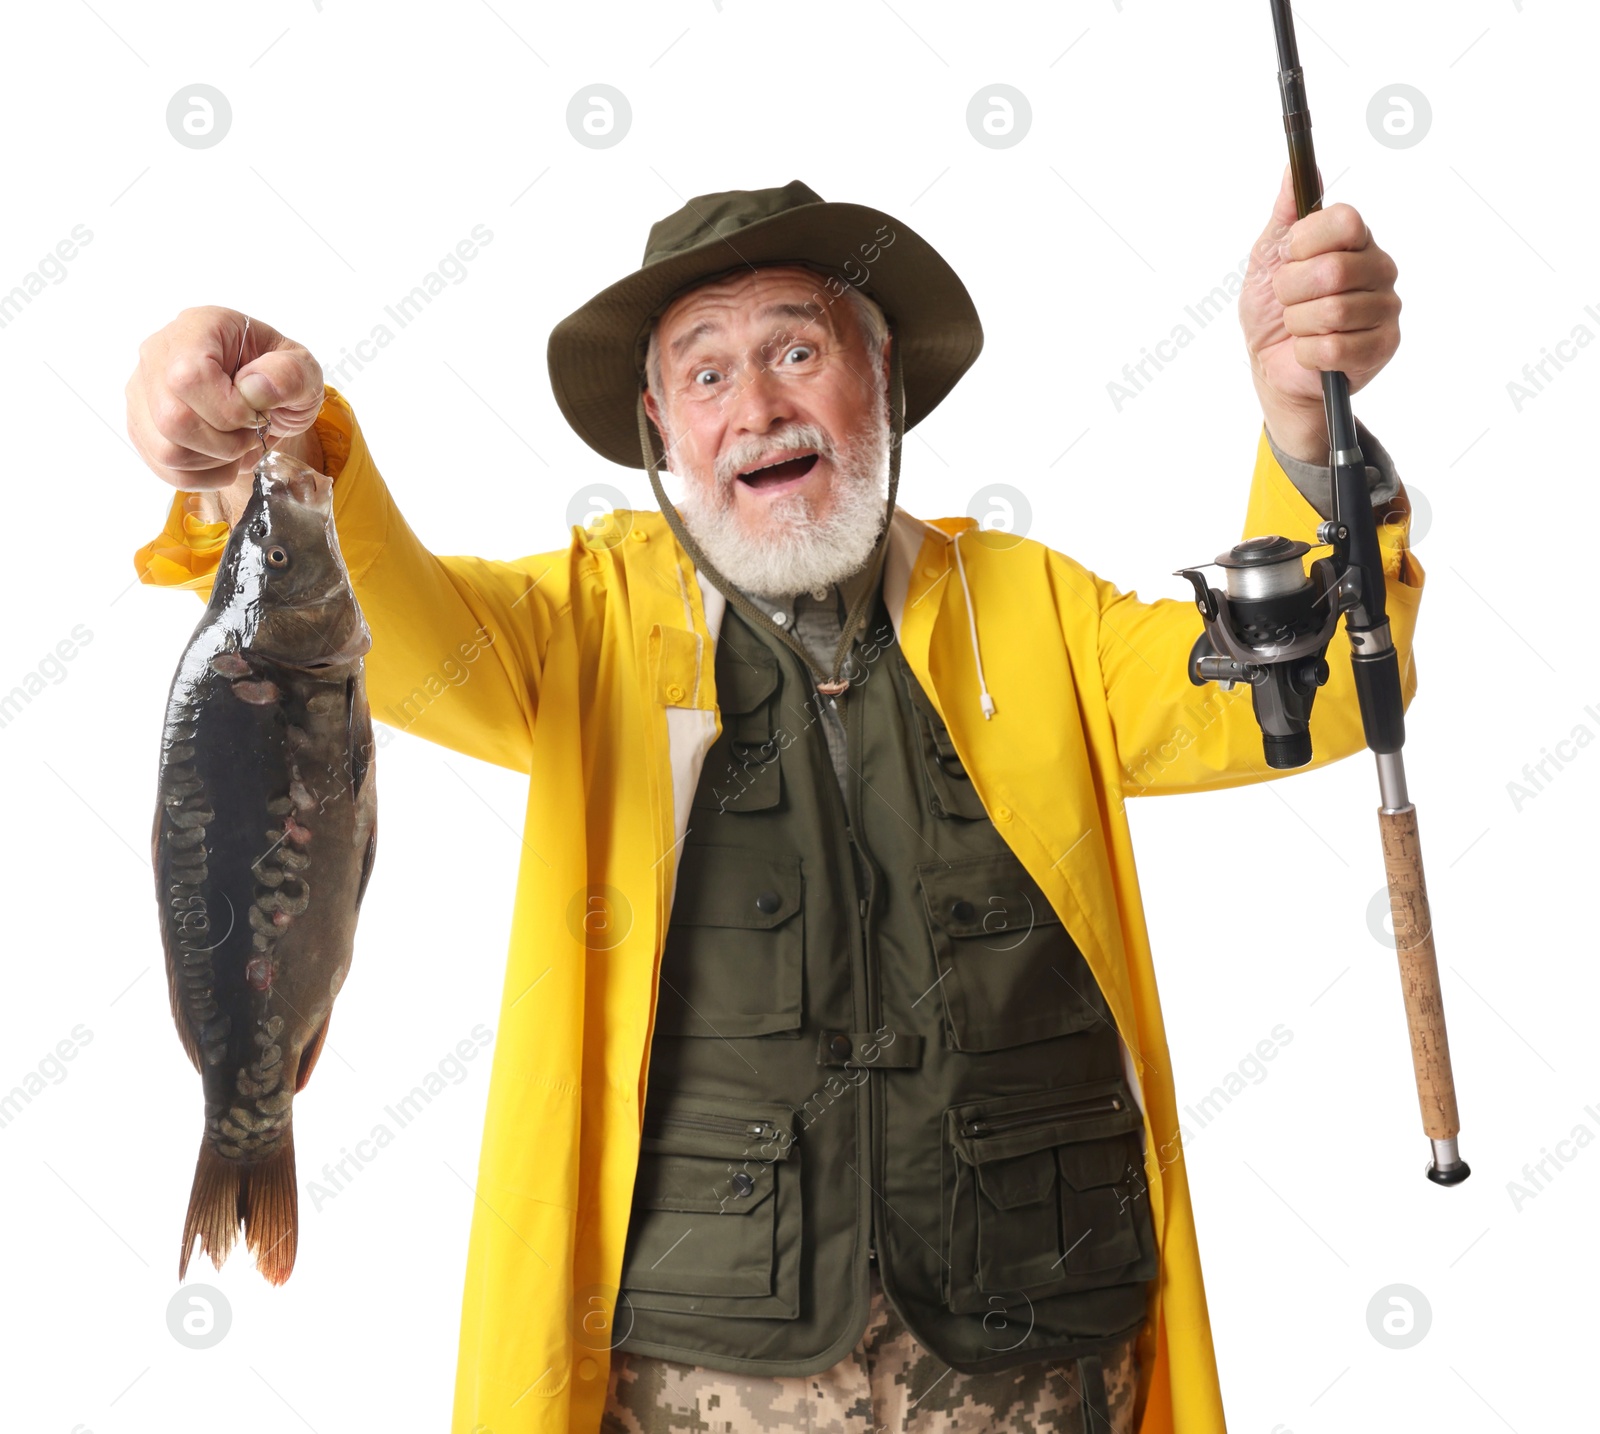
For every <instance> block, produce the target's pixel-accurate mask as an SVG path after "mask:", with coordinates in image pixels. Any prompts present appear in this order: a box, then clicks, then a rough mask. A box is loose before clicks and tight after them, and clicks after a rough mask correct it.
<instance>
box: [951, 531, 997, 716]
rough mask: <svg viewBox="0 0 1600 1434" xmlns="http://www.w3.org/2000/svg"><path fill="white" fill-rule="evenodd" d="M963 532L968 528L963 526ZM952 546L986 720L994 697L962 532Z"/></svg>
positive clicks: (992, 709) (981, 703)
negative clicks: (986, 672)
mask: <svg viewBox="0 0 1600 1434" xmlns="http://www.w3.org/2000/svg"><path fill="white" fill-rule="evenodd" d="M961 531H962V532H966V531H967V530H966V529H965V528H963V529H962V530H961ZM952 546H953V547H954V548H955V550H956V573H957V575H958V576H959V577H960V579H961V596H962V598H963V599H965V601H966V604H967V632H968V635H969V636H970V637H971V638H972V664H973V666H974V667H976V668H977V669H978V703H979V705H980V706H981V707H982V708H983V717H984V720H985V721H988V719H989V718H991V717H993V716H994V698H992V697H991V696H990V695H989V689H988V687H987V686H986V685H985V683H984V680H983V659H982V658H981V657H980V656H978V624H977V621H976V619H975V618H974V617H973V615H972V589H971V588H969V587H968V586H967V569H966V566H965V565H964V564H963V563H962V561H961V533H957V534H956V535H955V540H954V542H953V544H952Z"/></svg>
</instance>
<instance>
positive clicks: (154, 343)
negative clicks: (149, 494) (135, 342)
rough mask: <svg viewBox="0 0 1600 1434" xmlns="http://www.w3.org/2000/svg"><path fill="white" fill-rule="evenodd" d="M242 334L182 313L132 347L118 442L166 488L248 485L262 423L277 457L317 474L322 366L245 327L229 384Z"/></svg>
mask: <svg viewBox="0 0 1600 1434" xmlns="http://www.w3.org/2000/svg"><path fill="white" fill-rule="evenodd" d="M244 327H245V316H244V315H243V314H241V313H238V312H237V311H236V310H233V309H221V308H217V307H215V306H211V305H208V306H205V307H202V308H197V309H185V310H184V311H183V312H182V313H181V314H179V315H178V317H177V318H175V319H174V320H173V321H172V322H171V323H170V324H168V325H167V326H166V327H165V328H164V329H161V330H159V331H158V332H156V333H154V334H151V335H150V337H149V338H147V339H146V340H145V341H144V342H143V343H142V344H140V345H139V366H138V367H137V368H136V369H135V370H134V371H133V377H132V378H130V379H129V380H128V387H127V396H128V437H129V438H131V439H132V440H133V446H134V448H135V449H136V450H137V451H138V454H139V456H140V457H141V458H143V459H144V461H145V462H146V463H148V464H149V465H150V468H151V470H152V471H153V472H155V473H156V474H158V475H159V476H160V477H162V478H164V479H165V480H166V481H167V482H168V483H170V484H172V486H173V487H174V488H187V489H199V490H210V489H221V488H228V487H231V486H233V485H235V484H236V483H238V482H239V481H240V480H241V478H248V475H249V472H250V469H251V468H252V467H253V466H254V463H255V458H256V456H257V455H258V454H259V452H260V444H259V443H258V441H257V439H256V426H257V424H258V423H259V422H260V421H261V418H260V415H263V414H264V415H265V416H266V418H267V421H268V423H269V425H270V429H271V432H272V433H273V434H275V435H277V437H278V438H279V439H280V442H279V443H278V444H277V445H276V446H277V447H279V448H281V449H283V450H284V451H286V452H289V453H293V454H294V455H295V456H296V457H298V458H301V459H304V460H305V461H306V462H307V463H310V464H311V466H312V467H314V468H317V469H320V468H321V467H322V445H321V444H320V443H319V442H318V441H317V437H316V433H315V431H314V430H313V429H312V427H311V425H312V423H313V422H314V421H315V420H316V417H317V414H318V413H319V412H321V410H322V399H323V393H322V365H321V364H319V363H318V362H317V361H316V359H314V358H313V357H312V356H311V354H310V352H309V351H308V350H307V349H306V348H304V347H303V346H302V345H300V344H297V343H295V342H294V340H293V339H287V338H285V337H284V336H283V335H282V334H280V333H279V332H278V331H277V330H276V329H274V328H272V327H271V326H270V325H267V324H264V323H262V322H261V320H259V319H256V318H252V319H251V320H250V332H249V334H248V336H247V337H245V346H244V355H243V360H242V362H240V364H239V371H238V373H237V374H234V371H233V369H234V363H235V361H236V360H237V359H239V341H240V338H241V336H243V335H244ZM241 470H242V472H241ZM230 506H231V505H230Z"/></svg>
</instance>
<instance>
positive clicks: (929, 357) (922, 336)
mask: <svg viewBox="0 0 1600 1434" xmlns="http://www.w3.org/2000/svg"><path fill="white" fill-rule="evenodd" d="M776 264H782V265H789V264H794V265H803V266H805V267H806V268H809V269H814V270H816V271H817V276H818V289H817V298H816V303H817V308H818V311H819V312H822V311H824V310H825V309H826V308H827V307H828V306H829V305H831V304H832V302H833V301H834V300H835V299H837V298H839V297H840V296H842V295H843V294H844V293H845V291H846V288H847V287H854V288H856V289H858V290H860V291H861V292H862V293H864V294H866V295H867V296H868V297H869V298H871V299H873V300H875V301H876V302H877V304H878V306H879V308H881V309H882V310H883V313H884V317H885V318H886V319H887V320H888V323H889V332H890V334H891V335H892V342H891V343H890V346H889V369H890V372H889V424H890V446H889V490H888V499H887V502H886V503H885V505H884V516H883V523H882V527H881V528H880V530H879V533H878V542H877V545H876V546H875V548H874V549H873V552H872V556H871V557H870V558H869V559H868V562H867V569H868V577H869V580H868V581H867V582H865V583H863V584H862V585H861V587H860V590H859V592H858V595H857V597H856V599H855V602H854V603H853V605H852V610H851V612H850V614H849V616H848V618H847V619H846V621H845V623H844V625H843V629H842V631H841V632H840V635H839V643H838V646H837V647H836V648H835V650H834V657H833V663H832V665H831V671H828V672H825V671H824V670H823V668H822V667H821V666H820V665H819V664H818V663H817V662H816V661H815V660H814V659H813V658H812V656H811V654H810V653H809V652H808V651H807V650H806V648H805V646H804V644H802V643H801V642H800V640H799V639H798V638H797V637H796V636H795V635H794V634H793V633H792V632H790V631H789V630H788V629H787V628H783V627H779V626H777V625H776V624H775V623H774V622H773V621H772V619H771V618H769V617H768V616H767V614H766V613H765V612H763V611H762V610H761V609H760V608H759V607H758V606H757V605H756V604H755V603H753V602H751V601H750V599H749V598H748V597H746V596H745V595H744V594H743V593H742V592H740V591H739V590H738V588H737V587H735V586H734V585H733V584H732V583H730V582H729V581H728V580H727V579H726V578H724V577H723V575H722V574H721V573H719V572H718V571H717V569H716V568H715V567H714V566H713V565H712V563H711V561H710V559H709V558H707V557H706V555H705V553H703V552H702V551H701V549H700V546H699V544H697V543H696V542H695V540H694V538H693V537H692V536H691V535H690V533H689V532H688V530H687V528H686V527H685V525H684V522H683V518H682V515H681V514H680V513H679V512H678V510H677V508H676V507H675V506H674V505H673V503H672V501H671V500H670V499H669V498H668V497H667V494H666V491H665V490H664V489H663V487H662V485H661V475H660V473H659V471H658V465H659V464H660V463H661V462H662V461H663V455H662V453H661V447H660V442H659V435H658V434H657V433H656V432H655V430H654V428H653V427H652V426H651V424H650V421H649V419H648V418H647V416H646V413H645V406H644V381H645V356H646V354H647V352H648V348H649V338H650V326H651V324H652V322H653V321H654V320H655V319H657V318H658V317H659V316H660V315H661V314H662V313H663V312H664V311H665V309H666V308H667V307H668V305H669V304H671V303H672V301H673V300H674V299H675V298H677V297H678V296H679V295H681V294H684V293H686V292H688V291H689V290H690V289H693V288H695V287H696V286H698V285H700V284H703V283H705V282H707V281H708V280H710V279H714V278H725V277H729V276H732V275H737V274H739V273H744V272H750V271H753V270H755V269H757V268H759V267H761V266H762V265H776ZM982 347H983V328H982V326H981V325H980V324H979V322H978V312H977V309H976V308H975V307H974V306H973V303H972V297H971V295H969V294H968V293H967V290H966V286H965V285H964V284H962V282H961V280H960V279H959V278H958V277H957V276H956V272H955V270H954V269H952V268H951V267H950V266H949V265H948V264H947V263H945V261H944V260H943V259H942V258H941V257H940V256H939V253H938V251H937V250H935V249H934V247H933V246H932V245H931V244H929V243H928V242H927V240H925V239H923V238H922V237H921V236H920V235H918V234H916V233H914V232H913V231H912V230H911V229H909V228H907V227H906V226H905V225H904V224H902V223H900V222H899V221H898V220H896V219H891V218H890V217H889V216H888V215H887V214H884V213H881V212H880V211H879V210H876V209H869V208H867V207H865V206H864V205H859V204H828V203H825V202H824V201H823V199H822V198H821V197H820V196H819V195H818V194H817V193H816V191H815V190H813V189H811V188H809V187H808V186H806V185H804V184H802V183H800V181H799V180H794V181H792V182H791V183H789V184H786V185H783V186H782V187H781V188H778V189H733V190H729V191H727V192H726V193H723V194H702V195H699V196H697V197H696V198H694V199H691V200H690V201H689V202H688V203H687V204H685V205H684V206H683V208H682V209H680V210H678V211H677V213H675V214H670V215H668V216H667V218H665V219H663V220H661V221H660V222H659V223H657V224H655V225H654V226H652V228H651V230H650V237H649V239H648V240H647V241H646V243H645V251H644V262H643V263H642V264H641V265H640V266H639V268H638V269H637V270H635V271H634V272H633V273H632V274H629V275H628V276H627V278H625V279H621V280H619V281H618V282H617V283H615V284H612V285H611V286H610V287H609V288H607V289H602V290H601V291H600V293H598V294H596V295H595V296H594V298H592V299H590V300H589V302H588V303H587V304H585V305H584V306H583V307H582V308H580V309H578V310H576V311H575V312H573V313H571V314H568V315H567V317H566V318H564V319H563V320H562V321H561V322H560V323H559V324H557V325H556V326H555V328H554V329H553V330H552V331H551V333H550V349H549V362H550V382H551V385H552V387H553V388H554V389H555V396H556V402H557V404H559V405H560V407H561V412H562V413H563V414H564V415H565V416H566V420H567V422H568V423H570V424H571V425H572V426H573V428H574V429H575V430H576V431H577V433H578V436H579V437H580V438H582V439H583V440H584V442H585V443H587V444H588V445H589V446H590V447H591V448H593V449H594V450H595V452H597V453H599V454H601V455H603V456H604V457H606V458H609V459H611V460H612V462H614V463H621V464H623V465H624V466H626V467H630V468H641V467H642V468H643V469H644V470H645V471H646V472H647V473H648V474H649V475H650V488H651V491H652V492H653V493H654V494H655V499H656V503H657V504H658V505H659V507H660V509H661V514H662V516H663V517H664V518H665V519H666V522H667V526H668V527H669V528H670V529H671V530H672V534H673V536H674V537H675V538H677V540H678V542H679V543H680V544H681V545H682V547H683V549H684V551H685V552H686V553H687V554H688V555H689V558H690V561H692V562H693V563H694V565H695V567H696V568H697V569H699V571H701V572H702V573H704V574H705V576H706V577H707V578H708V579H709V580H710V581H711V582H712V583H714V584H715V585H716V587H717V588H718V589H719V590H720V591H721V592H722V594H723V595H724V596H725V597H726V598H727V600H728V603H729V605H730V606H731V607H733V608H734V609H735V610H736V611H737V612H738V613H739V614H740V615H741V616H742V617H743V618H744V619H745V621H746V622H748V623H751V624H753V625H755V626H757V627H759V628H762V629H764V630H765V631H767V632H769V633H771V634H772V636H773V637H775V638H776V639H777V640H778V641H780V642H782V643H784V644H785V645H786V646H787V647H789V648H790V649H791V650H792V651H793V652H794V653H795V654H796V655H797V656H798V657H799V658H800V659H801V660H802V661H803V662H804V663H805V665H806V667H807V668H808V669H809V670H810V671H811V673H812V676H813V679H814V681H815V682H816V686H817V690H818V691H819V692H821V693H824V694H827V695H830V696H835V695H837V694H839V693H841V692H843V691H844V690H845V689H846V688H847V687H849V685H850V683H849V679H848V678H846V677H845V676H844V675H843V674H844V667H845V662H846V659H847V658H848V656H849V655H850V646H851V639H852V635H853V634H854V632H855V631H856V627H857V624H858V622H859V621H860V620H861V619H862V618H863V617H864V615H865V611H866V608H867V606H868V605H869V604H870V603H871V601H872V600H873V594H874V591H875V589H876V585H877V580H878V575H879V572H880V571H881V569H882V566H883V563H884V560H885V557H886V555H887V553H888V544H889V525H890V519H891V518H892V516H893V514H894V506H895V493H896V491H897V489H898V487H899V483H900V453H901V447H902V444H901V440H902V438H903V437H904V435H905V430H906V429H908V428H910V427H912V426H913V425H914V424H916V423H918V422H920V421H921V420H922V419H923V418H925V417H926V416H927V415H928V414H929V413H931V412H932V411H933V410H934V408H935V407H937V406H938V404H939V401H940V400H941V399H943V398H944V396H945V395H946V394H947V393H949V392H950V390H951V389H952V388H954V387H955V384H956V380H957V379H959V378H960V377H961V375H962V374H964V373H965V372H966V371H967V369H968V368H969V367H971V365H972V362H973V360H974V359H976V358H977V357H978V352H979V350H980V349H981V348H982Z"/></svg>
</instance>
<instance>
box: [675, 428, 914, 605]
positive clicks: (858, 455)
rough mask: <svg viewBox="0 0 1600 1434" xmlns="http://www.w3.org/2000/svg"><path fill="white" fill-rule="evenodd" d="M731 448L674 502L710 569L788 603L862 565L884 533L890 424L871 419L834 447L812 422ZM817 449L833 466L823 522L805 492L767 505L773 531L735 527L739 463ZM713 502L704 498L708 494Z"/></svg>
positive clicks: (758, 593) (695, 476) (738, 523)
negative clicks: (830, 499)
mask: <svg viewBox="0 0 1600 1434" xmlns="http://www.w3.org/2000/svg"><path fill="white" fill-rule="evenodd" d="M751 447H754V449H755V451H754V452H749V451H746V452H741V451H740V449H734V450H733V451H732V452H731V453H728V454H726V455H724V457H723V458H722V459H720V460H719V461H718V463H717V471H716V474H715V477H714V478H707V477H706V476H705V475H701V474H693V475H690V482H689V484H688V485H687V486H688V488H689V491H688V492H687V493H686V494H685V496H684V497H683V498H682V499H681V500H680V501H679V503H678V504H677V507H678V511H679V513H681V514H682V516H683V523H684V526H685V527H686V528H687V529H688V530H689V534H690V536H691V537H692V538H693V539H694V540H695V542H696V543H698V544H699V545H700V548H701V550H702V551H703V552H704V553H705V555H706V557H707V558H708V559H709V560H710V562H711V565H712V566H713V567H714V568H716V569H717V571H718V572H719V573H721V574H722V575H723V577H725V578H727V579H728V581H729V582H731V583H732V584H733V585H734V586H735V587H737V588H739V589H740V590H741V591H743V592H747V593H754V594H755V595H756V596H758V597H764V598H768V599H775V598H790V597H793V596H794V595H795V594H796V593H798V592H809V591H810V590H812V589H813V588H825V587H832V586H833V584H834V583H837V582H842V581H843V580H844V579H845V578H847V577H849V576H850V575H851V574H852V573H855V572H858V571H860V569H861V568H863V567H865V566H866V563H867V559H868V558H870V557H871V556H872V551H873V549H874V548H875V547H876V546H877V542H878V537H879V535H880V534H881V533H882V531H883V523H884V517H885V513H884V508H885V499H886V498H887V496H888V491H889V481H888V475H889V461H888V460H889V425H888V423H887V422H886V421H884V420H882V419H880V418H878V417H877V416H876V415H875V416H874V418H873V420H872V421H871V422H870V423H869V425H868V426H867V428H866V430H865V431H864V432H862V433H859V434H857V435H856V436H855V437H854V438H853V439H852V440H851V441H850V442H849V443H848V444H845V445H843V446H840V447H837V448H836V447H835V446H834V445H833V444H832V443H831V442H830V441H829V439H828V435H827V434H826V433H824V432H823V431H822V430H821V429H820V428H818V427H816V426H815V425H814V424H809V423H798V424H791V425H789V426H787V427H785V428H783V429H781V430H780V431H779V432H777V433H775V434H770V435H768V436H767V437H766V438H764V439H762V440H760V442H759V444H755V445H748V444H747V445H745V448H746V449H747V450H748V449H750V448H751ZM798 448H811V449H815V450H816V452H817V454H818V455H819V458H827V459H829V460H831V462H832V464H833V470H834V477H833V506H832V508H831V509H830V510H829V512H828V514H827V516H826V517H824V518H822V519H820V520H819V519H816V518H814V517H813V516H812V512H811V502H810V500H809V498H808V497H807V496H806V494H805V493H803V492H796V493H786V494H784V495H783V496H782V497H781V498H775V499H773V500H772V503H771V506H770V508H769V510H768V511H769V513H770V514H771V526H770V527H769V529H768V530H767V531H766V532H765V533H763V534H760V535H752V534H751V533H749V532H747V531H746V529H745V527H744V524H743V523H742V522H741V520H740V517H739V514H738V511H737V508H736V505H735V495H734V492H733V485H734V484H735V483H737V482H738V481H739V479H738V477H737V474H738V472H739V471H741V470H740V467H739V465H740V464H744V465H746V466H748V464H750V463H752V462H754V461H756V460H757V459H759V458H760V457H762V456H763V455H764V454H765V453H767V452H781V451H783V450H784V449H798ZM708 491H709V492H710V494H711V501H710V502H707V501H704V495H705V494H706V493H707V492H708Z"/></svg>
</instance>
